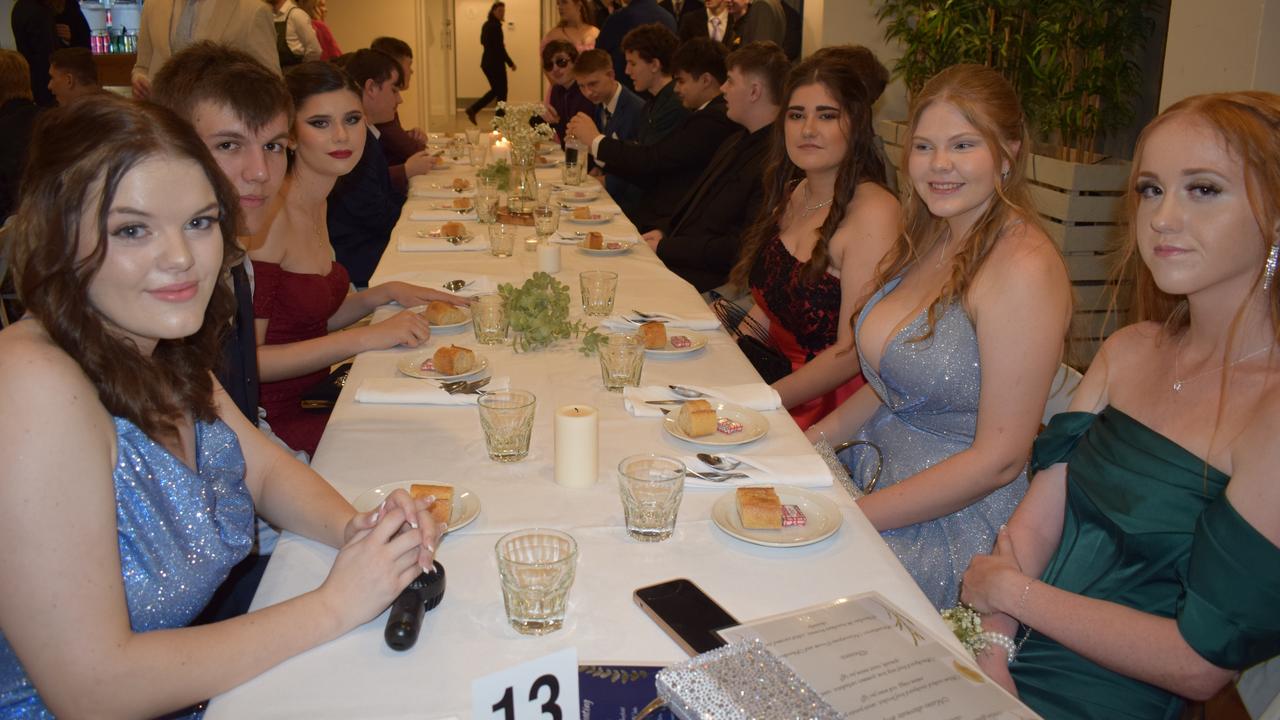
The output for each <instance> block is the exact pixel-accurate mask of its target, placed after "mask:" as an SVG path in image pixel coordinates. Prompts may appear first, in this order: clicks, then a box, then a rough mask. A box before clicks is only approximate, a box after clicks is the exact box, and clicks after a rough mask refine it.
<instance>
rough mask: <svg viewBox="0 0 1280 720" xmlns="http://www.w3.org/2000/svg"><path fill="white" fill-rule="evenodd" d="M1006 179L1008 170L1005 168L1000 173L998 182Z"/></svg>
mask: <svg viewBox="0 0 1280 720" xmlns="http://www.w3.org/2000/svg"><path fill="white" fill-rule="evenodd" d="M1008 179H1009V171H1008V170H1005V171H1004V172H1002V173H1000V182H1004V181H1006V180H1008Z"/></svg>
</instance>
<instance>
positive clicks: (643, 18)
mask: <svg viewBox="0 0 1280 720" xmlns="http://www.w3.org/2000/svg"><path fill="white" fill-rule="evenodd" d="M655 22H656V23H661V24H662V25H663V26H664V27H666V28H667V29H668V30H670V31H671V32H675V31H676V19H675V17H674V16H672V14H671V13H669V12H667V11H666V10H663V9H662V8H660V7H658V3H657V2H656V0H631V2H629V3H626V7H623V8H619V9H617V10H615V11H613V12H612V13H610V14H609V17H608V19H606V20H605V21H604V24H603V25H601V26H600V35H599V37H597V38H596V49H597V50H604V51H605V52H607V53H609V57H611V58H613V74H614V77H617V78H621V79H622V83H623V84H624V85H626V86H627V89H631V78H629V77H627V76H626V75H625V74H624V72H625V70H626V65H627V58H626V57H625V56H624V55H623V54H622V38H624V37H626V36H627V33H629V32H631V31H632V30H634V29H636V28H638V27H640V26H641V25H646V24H648V23H655Z"/></svg>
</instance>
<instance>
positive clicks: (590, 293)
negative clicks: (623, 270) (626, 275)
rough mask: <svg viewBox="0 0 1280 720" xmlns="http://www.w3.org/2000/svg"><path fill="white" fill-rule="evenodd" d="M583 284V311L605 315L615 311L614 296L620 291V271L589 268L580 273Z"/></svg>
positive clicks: (589, 313) (580, 282)
mask: <svg viewBox="0 0 1280 720" xmlns="http://www.w3.org/2000/svg"><path fill="white" fill-rule="evenodd" d="M578 282H579V284H580V285H581V286H582V311H583V312H585V313H586V314H588V315H594V316H597V317H603V316H605V315H608V314H609V313H611V312H613V298H614V295H615V294H617V292H618V273H616V272H609V271H607V270H588V271H586V272H582V273H579V274H578Z"/></svg>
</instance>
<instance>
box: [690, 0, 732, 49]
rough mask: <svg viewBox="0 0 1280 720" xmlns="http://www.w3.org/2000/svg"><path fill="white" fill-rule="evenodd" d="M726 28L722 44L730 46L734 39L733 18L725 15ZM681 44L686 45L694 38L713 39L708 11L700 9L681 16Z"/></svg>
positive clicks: (721, 36) (721, 40)
mask: <svg viewBox="0 0 1280 720" xmlns="http://www.w3.org/2000/svg"><path fill="white" fill-rule="evenodd" d="M724 20H725V26H724V29H723V30H722V31H721V33H720V42H722V43H725V44H728V41H730V40H732V39H733V16H732V15H729V14H728V13H725V18H724ZM679 34H680V42H682V43H685V42H688V41H690V40H692V39H694V38H700V37H711V32H710V29H709V28H708V27H707V9H706V8H705V7H700V8H698V9H697V10H693V11H691V12H687V13H685V14H683V15H681V16H680V33H679Z"/></svg>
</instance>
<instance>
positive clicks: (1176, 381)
mask: <svg viewBox="0 0 1280 720" xmlns="http://www.w3.org/2000/svg"><path fill="white" fill-rule="evenodd" d="M1270 349H1271V345H1269V344H1268V345H1267V346H1266V347H1260V348H1258V349H1257V350H1254V351H1253V352H1251V353H1249V354H1248V355H1245V356H1244V357H1242V358H1238V359H1236V360H1232V361H1231V362H1229V363H1224V364H1222V365H1219V366H1218V367H1216V368H1213V369H1212V370H1205V371H1203V372H1198V373H1196V374H1195V375H1192V376H1191V377H1189V378H1179V377H1178V354H1179V353H1181V352H1182V338H1178V347H1176V348H1174V349H1173V391H1174V392H1176V393H1180V392H1182V386H1183V385H1185V384H1187V383H1189V382H1191V381H1192V380H1195V379H1197V378H1202V377H1204V376H1205V375H1208V374H1209V373H1215V372H1218V371H1219V370H1226V369H1227V368H1230V367H1235V366H1236V365H1239V364H1240V363H1242V362H1244V361H1245V360H1248V359H1249V358H1251V357H1256V356H1258V355H1261V354H1262V353H1264V352H1266V351H1267V350H1270Z"/></svg>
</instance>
